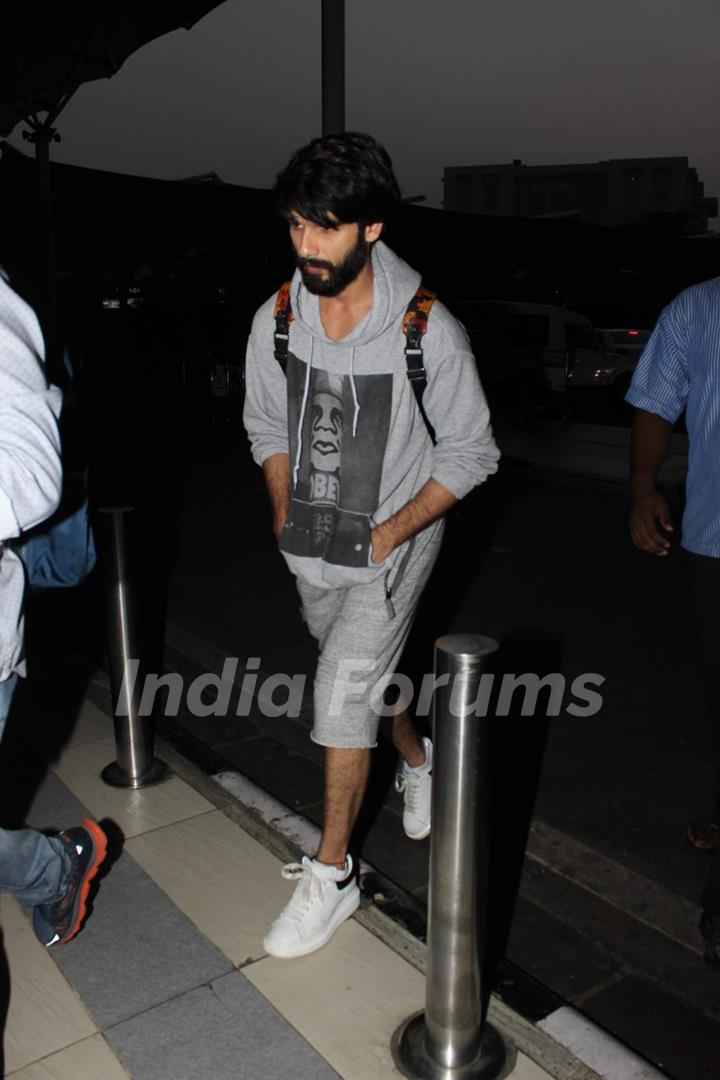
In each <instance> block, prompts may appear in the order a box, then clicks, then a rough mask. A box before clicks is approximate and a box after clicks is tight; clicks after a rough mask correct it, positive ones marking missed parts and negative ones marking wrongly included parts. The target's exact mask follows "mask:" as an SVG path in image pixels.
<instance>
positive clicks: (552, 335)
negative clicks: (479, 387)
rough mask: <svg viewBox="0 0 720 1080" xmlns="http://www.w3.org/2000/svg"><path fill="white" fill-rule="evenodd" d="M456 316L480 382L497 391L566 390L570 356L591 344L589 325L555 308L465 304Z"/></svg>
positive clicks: (478, 302)
mask: <svg viewBox="0 0 720 1080" xmlns="http://www.w3.org/2000/svg"><path fill="white" fill-rule="evenodd" d="M455 310H456V313H457V315H458V318H459V319H460V320H461V322H462V323H463V325H464V326H465V329H466V330H467V332H468V335H469V337H470V341H471V343H472V346H473V350H474V352H475V357H476V359H477V362H478V369H479V371H480V377H481V378H482V379H484V380H485V381H486V382H487V383H488V384H493V383H494V384H496V385H498V386H500V385H502V384H503V383H505V384H511V383H513V382H515V383H518V382H528V381H533V380H534V381H535V382H536V384H539V383H541V382H545V384H546V386H547V384H549V386H550V388H551V389H552V390H561V391H564V390H565V389H566V380H567V378H568V377H569V378H572V375H571V374H570V373H571V371H572V360H571V358H572V355H573V353H575V352H576V351H577V350H578V348H579V346H580V345H581V343H587V342H589V341H590V340H591V337H592V334H593V330H592V324H591V322H590V320H589V319H587V318H585V316H584V315H578V313H577V312H575V311H568V310H567V308H562V307H554V306H553V305H552V304H528V303H525V302H524V301H516V300H466V301H463V302H462V303H459V304H458V305H457V306H456V309H455Z"/></svg>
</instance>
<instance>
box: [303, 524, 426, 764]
mask: <svg viewBox="0 0 720 1080" xmlns="http://www.w3.org/2000/svg"><path fill="white" fill-rule="evenodd" d="M442 535H443V522H442V521H440V522H436V523H434V524H433V525H431V526H430V527H429V528H427V529H425V530H423V532H421V533H419V534H418V535H417V536H416V537H414V538H413V541H408V542H407V543H406V544H404V545H402V547H401V548H400V549H398V552H397V557H396V559H395V560H394V561H393V566H392V569H391V570H390V572H389V574H388V575H386V574H381V575H380V576H379V577H378V578H377V579H376V580H375V581H372V582H371V583H370V584H369V585H354V586H352V587H351V588H347V589H320V588H318V587H317V586H315V585H308V584H306V583H305V582H303V581H301V580H300V579H299V578H298V579H297V587H298V592H299V593H300V599H301V600H302V606H303V614H304V616H305V621H306V623H307V626H308V629H309V630H310V633H311V634H312V635H313V637H315V638H317V641H318V644H319V645H320V656H319V659H318V666H317V673H316V676H315V687H314V702H315V715H314V725H313V729H312V732H311V737H312V739H313V741H314V742H316V743H320V745H321V746H336V747H371V746H375V745H376V742H377V730H378V723H379V720H380V713H379V712H378V711H377V707H378V705H379V706H380V707H381V708H382V704H383V697H382V695H383V691H384V689H385V686H386V685H387V683H388V681H389V680H390V678H391V676H392V675H393V673H394V672H395V669H396V667H397V665H398V663H399V660H400V657H401V655H402V651H403V649H404V648H405V642H406V641H407V638H408V634H409V633H410V627H411V626H412V621H413V618H414V616H415V611H416V609H417V605H418V601H419V600H420V596H421V594H422V591H423V589H424V587H425V584H426V582H427V580H428V578H429V576H430V572H431V571H432V568H433V565H434V563H435V559H436V558H437V555H438V552H439V550H440V544H441V541H442ZM408 548H409V554H408V557H407V560H406V561H405V563H404V565H403V559H404V557H405V555H406V553H408ZM386 585H390V587H391V588H392V609H393V610H392V612H391V610H390V609H389V607H388V604H387V602H386V601H387V597H386ZM373 705H374V706H375V707H373Z"/></svg>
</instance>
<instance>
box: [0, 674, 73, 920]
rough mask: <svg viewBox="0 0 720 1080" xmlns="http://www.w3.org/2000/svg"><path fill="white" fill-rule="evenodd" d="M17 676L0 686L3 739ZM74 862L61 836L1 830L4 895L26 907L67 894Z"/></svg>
mask: <svg viewBox="0 0 720 1080" xmlns="http://www.w3.org/2000/svg"><path fill="white" fill-rule="evenodd" d="M16 683H17V676H16V675H11V676H10V678H9V679H5V680H4V681H3V682H0V739H1V738H2V733H3V730H4V728H5V721H6V720H7V718H8V713H9V712H10V703H11V701H12V696H13V692H14V690H15V685H16ZM70 866H71V863H70V858H69V856H68V854H67V852H66V851H65V845H64V843H63V842H62V840H61V839H60V838H59V837H58V836H45V835H44V833H41V832H37V831H36V830H35V829H0V892H10V893H15V895H16V897H17V898H18V900H19V901H20V902H21V903H22V904H24V905H25V906H26V907H35V906H36V905H37V904H52V903H55V901H57V900H60V899H61V897H63V896H64V895H65V893H66V892H67V887H68V883H69V880H70Z"/></svg>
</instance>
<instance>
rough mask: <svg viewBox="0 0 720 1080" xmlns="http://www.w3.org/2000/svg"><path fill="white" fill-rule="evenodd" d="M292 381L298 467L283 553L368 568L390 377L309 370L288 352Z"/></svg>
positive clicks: (291, 414)
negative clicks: (355, 417) (355, 420)
mask: <svg viewBox="0 0 720 1080" xmlns="http://www.w3.org/2000/svg"><path fill="white" fill-rule="evenodd" d="M287 380H288V421H289V424H288V429H289V433H290V457H291V460H292V461H297V462H298V467H297V480H296V484H295V490H294V492H293V498H292V502H291V505H290V512H289V515H288V520H287V523H286V525H285V529H284V531H283V533H282V536H281V538H280V547H281V550H283V551H284V552H286V553H287V554H288V555H300V556H305V557H308V558H320V559H322V560H323V561H324V562H327V563H332V564H334V565H336V566H353V567H365V566H368V564H369V562H370V528H371V525H370V517H371V515H372V514H373V512H374V511H375V510H376V508H377V505H378V501H379V497H380V481H381V478H382V466H383V459H384V455H385V446H386V443H387V437H388V432H389V430H390V415H391V405H392V383H393V377H392V375H391V374H377V375H355V376H354V377H352V378H351V376H350V375H340V374H330V373H329V372H327V371H324V370H323V369H321V368H311V370H310V372H309V373H308V370H307V364H306V363H305V362H304V361H303V360H299V359H298V358H297V357H296V356H295V355H293V353H292V352H290V353H289V354H288V361H287ZM306 382H307V387H306ZM353 382H354V390H355V396H354V395H353ZM356 399H357V400H356ZM303 401H305V408H304V409H303V405H302V403H303ZM358 406H359V412H358ZM356 415H357V416H358V417H359V420H358V423H357V427H356V430H355V432H354V433H353V417H354V416H356ZM301 417H302V424H301ZM298 432H300V455H299V459H298Z"/></svg>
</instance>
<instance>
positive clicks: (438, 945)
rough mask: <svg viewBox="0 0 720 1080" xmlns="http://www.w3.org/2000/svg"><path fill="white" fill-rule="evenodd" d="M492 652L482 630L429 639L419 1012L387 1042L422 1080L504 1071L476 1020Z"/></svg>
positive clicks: (400, 1063)
mask: <svg viewBox="0 0 720 1080" xmlns="http://www.w3.org/2000/svg"><path fill="white" fill-rule="evenodd" d="M497 649H498V646H497V643H496V642H495V641H493V640H492V639H491V638H487V637H481V636H480V635H478V634H451V635H448V636H447V637H442V638H439V639H438V641H436V643H435V674H436V677H437V678H438V679H439V680H440V684H439V688H438V689H437V690H436V692H435V702H434V709H433V791H432V833H431V838H430V891H429V899H428V946H427V978H426V988H425V1012H424V1013H420V1014H419V1015H417V1016H414V1017H410V1018H409V1019H408V1020H406V1021H405V1022H404V1024H402V1025H401V1027H400V1028H399V1029H398V1031H397V1032H396V1033H395V1035H394V1037H393V1045H392V1050H393V1057H394V1059H395V1064H396V1066H397V1067H398V1069H399V1070H400V1072H401V1073H402V1074H403V1075H404V1076H408V1077H411V1078H418V1080H426V1078H427V1080H491V1078H493V1077H497V1076H499V1075H500V1074H501V1072H502V1071H503V1067H504V1065H505V1058H506V1049H505V1045H504V1043H503V1040H502V1039H501V1037H500V1035H499V1034H498V1033H497V1031H496V1030H495V1029H494V1028H493V1027H491V1026H490V1024H488V1023H485V1024H483V1016H482V984H481V974H482V962H483V947H482V946H483V938H484V931H485V914H486V908H487V855H488V808H487V794H488V762H489V751H490V747H489V743H490V739H489V723H488V721H487V719H484V718H481V717H477V716H475V715H474V703H475V701H476V698H477V695H478V691H479V688H480V677H481V675H482V674H483V673H484V672H486V671H488V669H489V666H490V664H491V662H492V659H493V657H494V654H495V653H496V652H497ZM443 683H444V684H445V685H442V684H443Z"/></svg>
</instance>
